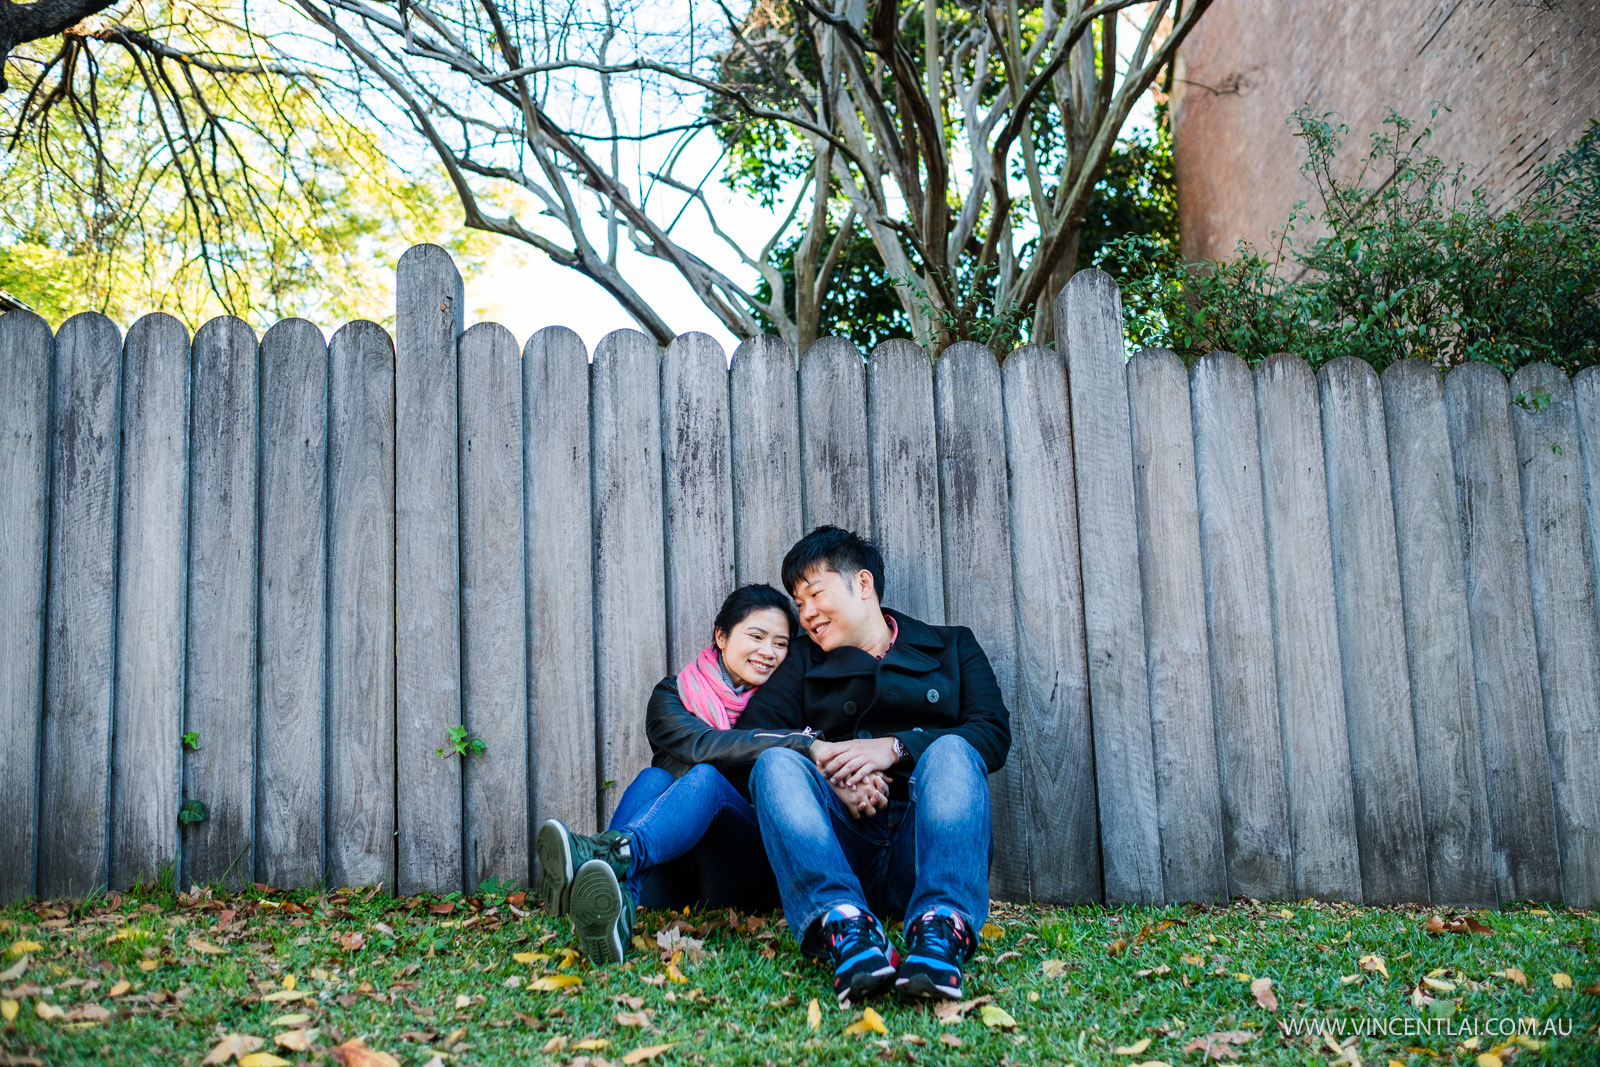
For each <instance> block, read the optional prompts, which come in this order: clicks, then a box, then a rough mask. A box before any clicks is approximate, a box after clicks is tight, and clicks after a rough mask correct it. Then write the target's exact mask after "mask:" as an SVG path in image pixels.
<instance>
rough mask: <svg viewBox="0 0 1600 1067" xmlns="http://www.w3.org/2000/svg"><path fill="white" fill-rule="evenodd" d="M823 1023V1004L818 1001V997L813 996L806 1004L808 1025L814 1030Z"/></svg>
mask: <svg viewBox="0 0 1600 1067" xmlns="http://www.w3.org/2000/svg"><path fill="white" fill-rule="evenodd" d="M821 1025H822V1006H821V1005H820V1004H818V1003H817V998H816V997H812V998H811V1003H810V1004H807V1005H806V1026H807V1027H809V1028H810V1029H812V1030H815V1029H816V1028H817V1027H819V1026H821Z"/></svg>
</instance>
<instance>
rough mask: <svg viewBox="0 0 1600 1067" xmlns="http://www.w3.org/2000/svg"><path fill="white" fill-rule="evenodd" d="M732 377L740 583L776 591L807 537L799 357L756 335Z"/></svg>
mask: <svg viewBox="0 0 1600 1067" xmlns="http://www.w3.org/2000/svg"><path fill="white" fill-rule="evenodd" d="M730 374H731V382H730V387H729V392H730V397H731V409H732V413H733V414H732V420H731V427H730V433H731V436H732V440H733V528H734V529H735V530H736V531H737V532H738V535H737V536H736V537H735V538H734V544H733V561H734V575H735V581H736V582H737V583H738V584H739V585H748V584H750V583H751V582H766V583H768V584H769V585H772V586H773V587H774V588H776V587H779V586H782V585H783V580H782V575H781V573H780V570H781V566H782V563H783V557H784V554H785V553H786V552H788V551H789V546H790V545H793V544H794V543H795V542H796V541H798V540H799V539H800V536H801V534H803V533H804V532H805V531H804V529H802V527H801V520H800V502H801V501H800V498H801V496H802V489H801V481H802V474H801V469H800V391H799V385H800V380H799V377H798V375H797V372H796V370H795V361H794V353H793V352H791V351H789V346H788V345H786V344H785V343H784V342H783V341H781V340H779V339H778V338H776V337H771V336H766V335H763V336H761V337H752V338H750V339H749V340H748V341H745V342H744V343H742V344H741V345H739V347H738V348H736V349H734V352H733V366H732V368H731V370H730ZM785 592H787V590H785Z"/></svg>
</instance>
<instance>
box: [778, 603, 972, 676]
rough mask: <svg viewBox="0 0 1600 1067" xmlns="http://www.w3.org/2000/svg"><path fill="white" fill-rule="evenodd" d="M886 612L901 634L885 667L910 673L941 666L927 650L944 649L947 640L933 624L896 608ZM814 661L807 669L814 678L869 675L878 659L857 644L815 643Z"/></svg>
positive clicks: (812, 654)
mask: <svg viewBox="0 0 1600 1067" xmlns="http://www.w3.org/2000/svg"><path fill="white" fill-rule="evenodd" d="M883 613H884V614H885V615H888V616H890V617H891V618H893V619H894V621H895V625H896V626H898V627H899V628H900V635H899V636H898V637H897V638H895V642H894V644H893V645H892V646H891V647H890V649H889V654H888V655H886V656H884V657H883V665H884V666H885V667H890V668H893V669H895V670H899V671H904V672H905V673H907V674H920V673H922V672H923V671H931V670H934V669H935V668H937V667H938V666H939V661H938V660H937V659H935V658H934V657H932V656H930V655H928V652H929V651H934V652H936V651H938V650H939V649H942V648H943V647H944V641H943V640H942V639H941V638H940V637H939V635H938V634H936V633H934V632H933V628H932V627H930V626H929V625H928V624H927V623H925V622H922V621H921V620H918V619H913V618H912V617H911V616H909V615H905V614H902V613H901V612H898V611H895V610H894V609H893V608H885V609H884V611H883ZM811 662H812V664H813V666H812V668H811V670H810V671H808V672H807V676H808V677H811V678H850V677H855V676H859V675H870V674H874V673H876V671H877V667H878V660H876V659H874V658H873V657H872V656H871V655H870V654H868V653H867V651H866V650H865V649H860V648H856V647H855V646H854V645H850V646H847V647H845V648H840V649H835V650H834V651H832V652H824V651H822V649H820V648H818V647H817V646H816V645H815V644H812V645H811Z"/></svg>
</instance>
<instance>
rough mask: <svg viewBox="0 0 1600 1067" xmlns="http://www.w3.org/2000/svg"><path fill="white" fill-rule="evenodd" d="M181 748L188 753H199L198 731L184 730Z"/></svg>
mask: <svg viewBox="0 0 1600 1067" xmlns="http://www.w3.org/2000/svg"><path fill="white" fill-rule="evenodd" d="M183 747H184V748H185V749H187V750H189V751H190V752H199V751H200V731H198V730H185V731H184V734H183Z"/></svg>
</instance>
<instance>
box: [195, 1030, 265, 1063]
mask: <svg viewBox="0 0 1600 1067" xmlns="http://www.w3.org/2000/svg"><path fill="white" fill-rule="evenodd" d="M266 1043H267V1039H266V1038H264V1037H256V1036H255V1035H254V1034H229V1035H228V1036H227V1037H225V1038H223V1039H222V1040H221V1041H219V1042H217V1045H216V1047H215V1048H213V1049H212V1050H211V1051H210V1052H208V1053H206V1058H205V1059H203V1060H201V1061H200V1065H201V1067H213V1065H214V1064H218V1063H227V1062H228V1061H229V1060H231V1059H236V1058H238V1057H240V1056H248V1055H249V1054H250V1053H252V1052H254V1051H255V1050H256V1049H258V1048H260V1047H261V1046H262V1045H265V1044H266Z"/></svg>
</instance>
